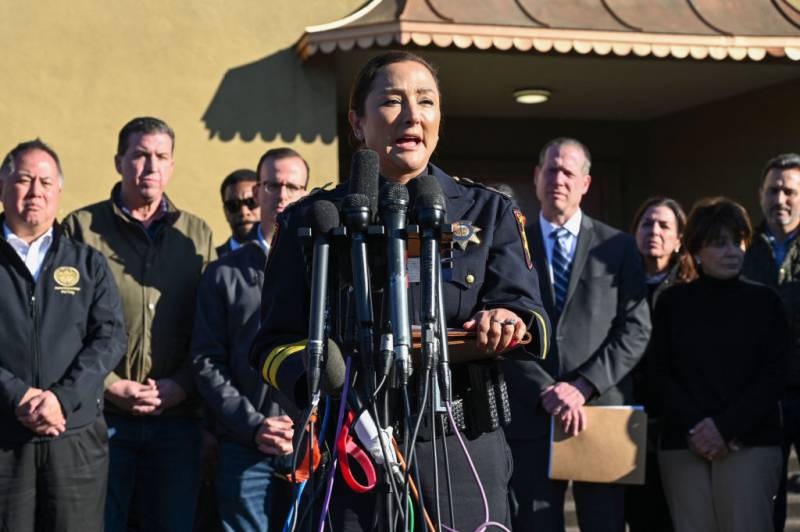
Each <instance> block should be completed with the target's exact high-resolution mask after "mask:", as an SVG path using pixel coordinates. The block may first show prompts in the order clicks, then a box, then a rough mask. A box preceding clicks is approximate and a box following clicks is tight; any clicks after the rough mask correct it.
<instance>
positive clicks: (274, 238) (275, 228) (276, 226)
mask: <svg viewBox="0 0 800 532" xmlns="http://www.w3.org/2000/svg"><path fill="white" fill-rule="evenodd" d="M280 230H281V224H279V223H278V222H272V239H271V240H270V242H269V249H273V248H274V247H275V244H276V243H277V242H278V233H279V232H280Z"/></svg>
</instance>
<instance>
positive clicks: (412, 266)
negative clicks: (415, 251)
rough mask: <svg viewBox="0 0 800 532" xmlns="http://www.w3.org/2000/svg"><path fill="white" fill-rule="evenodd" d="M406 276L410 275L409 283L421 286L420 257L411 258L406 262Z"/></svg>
mask: <svg viewBox="0 0 800 532" xmlns="http://www.w3.org/2000/svg"><path fill="white" fill-rule="evenodd" d="M406 274H407V275H408V282H409V283H417V284H419V279H420V268H419V257H409V259H408V261H406Z"/></svg>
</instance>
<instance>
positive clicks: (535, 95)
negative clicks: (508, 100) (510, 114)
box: [514, 89, 552, 105]
mask: <svg viewBox="0 0 800 532" xmlns="http://www.w3.org/2000/svg"><path fill="white" fill-rule="evenodd" d="M550 94H552V93H551V92H550V91H549V90H547V89H520V90H518V91H514V100H516V102H517V103H522V104H526V105H533V104H536V103H544V102H546V101H547V100H549V99H550Z"/></svg>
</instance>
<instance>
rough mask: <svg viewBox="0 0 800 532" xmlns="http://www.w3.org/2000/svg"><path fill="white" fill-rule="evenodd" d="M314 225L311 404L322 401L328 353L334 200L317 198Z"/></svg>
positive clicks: (336, 217)
mask: <svg viewBox="0 0 800 532" xmlns="http://www.w3.org/2000/svg"><path fill="white" fill-rule="evenodd" d="M306 216H307V223H308V225H309V226H310V227H311V234H312V236H313V238H314V243H313V250H314V255H313V257H314V258H313V262H312V267H311V314H310V317H309V320H308V346H307V347H306V352H307V354H308V374H307V378H308V398H309V401H310V402H311V404H316V402H317V401H319V383H320V375H321V372H322V361H323V358H324V355H325V324H326V322H327V320H326V309H327V299H328V257H329V255H330V246H331V243H330V232H331V230H332V229H334V228H335V227H339V211H338V210H337V209H336V206H335V205H334V204H333V203H331V202H330V201H326V200H317V201H315V202H314V203H313V204H312V205H311V209H310V210H309V211H308V212H307V214H306Z"/></svg>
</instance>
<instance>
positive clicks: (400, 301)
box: [380, 183, 411, 386]
mask: <svg viewBox="0 0 800 532" xmlns="http://www.w3.org/2000/svg"><path fill="white" fill-rule="evenodd" d="M407 212H408V189H407V188H406V187H405V185H401V184H399V183H386V184H385V185H383V187H382V188H381V194H380V216H381V219H382V220H383V224H384V226H385V228H386V255H387V261H388V266H387V268H386V271H387V275H388V279H387V283H386V296H385V297H388V299H389V315H390V319H391V322H392V337H393V344H394V345H393V347H394V356H395V364H396V367H397V373H398V377H399V379H400V383H401V385H402V386H406V385H407V384H408V377H409V375H410V373H411V356H410V354H409V350H410V349H411V325H410V323H409V313H408V290H407V286H408V276H407V274H406V239H405V235H404V234H403V230H404V229H405V228H406V213H407ZM384 368H385V371H386V372H387V373H388V371H389V364H388V363H387V364H384Z"/></svg>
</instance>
